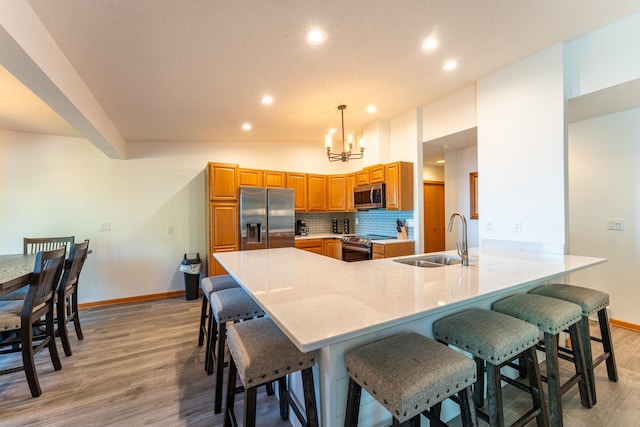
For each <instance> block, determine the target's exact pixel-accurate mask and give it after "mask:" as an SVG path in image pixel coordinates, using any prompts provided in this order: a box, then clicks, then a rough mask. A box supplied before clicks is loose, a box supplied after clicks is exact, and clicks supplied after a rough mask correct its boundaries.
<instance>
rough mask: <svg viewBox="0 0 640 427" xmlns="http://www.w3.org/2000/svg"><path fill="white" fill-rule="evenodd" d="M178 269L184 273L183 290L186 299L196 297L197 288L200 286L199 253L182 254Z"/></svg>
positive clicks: (200, 268)
mask: <svg viewBox="0 0 640 427" xmlns="http://www.w3.org/2000/svg"><path fill="white" fill-rule="evenodd" d="M180 271H182V272H183V273H184V290H185V297H186V298H187V299H198V288H199V287H200V271H202V260H201V259H200V254H199V253H197V254H196V255H195V256H194V255H193V254H189V255H187V254H184V258H183V260H182V264H181V265H180Z"/></svg>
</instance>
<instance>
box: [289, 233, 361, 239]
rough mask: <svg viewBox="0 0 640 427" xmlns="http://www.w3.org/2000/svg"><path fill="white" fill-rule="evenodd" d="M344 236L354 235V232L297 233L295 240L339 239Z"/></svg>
mask: <svg viewBox="0 0 640 427" xmlns="http://www.w3.org/2000/svg"><path fill="white" fill-rule="evenodd" d="M342 236H353V234H333V233H314V234H307V235H306V236H298V235H296V237H295V240H308V239H339V238H341V237H342Z"/></svg>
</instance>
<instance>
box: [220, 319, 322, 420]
mask: <svg viewBox="0 0 640 427" xmlns="http://www.w3.org/2000/svg"><path fill="white" fill-rule="evenodd" d="M227 342H228V345H229V353H230V355H231V360H230V361H229V381H228V382H227V405H226V408H225V417H224V425H225V427H229V426H237V421H236V417H235V412H234V409H233V406H234V402H235V394H236V376H237V375H239V376H240V380H241V381H242V384H243V385H244V417H243V426H244V427H253V426H255V423H256V390H257V388H258V386H260V385H262V384H267V383H269V382H271V381H275V380H277V381H278V384H279V390H280V395H279V397H280V416H281V418H282V419H283V420H287V419H289V406H291V408H293V411H294V413H295V414H296V417H297V418H298V420H299V421H300V424H302V425H304V426H309V427H317V426H318V409H317V406H316V395H315V387H314V384H313V365H315V352H309V353H303V352H301V351H300V350H298V348H297V347H296V346H295V345H294V344H293V343H292V342H291V341H290V340H289V339H288V338H287V337H286V335H285V334H284V333H283V332H282V331H281V330H280V328H279V327H278V326H277V325H276V324H275V323H273V321H272V320H271V319H269V318H266V317H263V318H260V319H256V320H251V321H250V322H242V323H236V324H234V325H232V326H230V327H229V329H228V330H227ZM298 371H302V372H301V373H302V387H303V390H304V403H305V415H304V416H303V414H302V413H301V411H300V409H299V408H298V406H297V404H296V403H295V401H294V399H293V398H292V397H291V396H290V394H289V391H288V390H287V375H289V374H292V373H294V372H298ZM305 418H306V419H305Z"/></svg>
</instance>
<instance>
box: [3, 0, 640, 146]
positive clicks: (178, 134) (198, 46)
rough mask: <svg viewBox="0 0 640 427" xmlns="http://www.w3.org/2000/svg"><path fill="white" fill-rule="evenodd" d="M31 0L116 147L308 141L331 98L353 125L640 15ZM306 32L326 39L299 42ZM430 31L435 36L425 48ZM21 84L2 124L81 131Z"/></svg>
mask: <svg viewBox="0 0 640 427" xmlns="http://www.w3.org/2000/svg"><path fill="white" fill-rule="evenodd" d="M21 1H22V0H21ZM28 3H29V5H30V6H31V7H32V8H33V11H34V12H35V14H36V15H37V17H38V18H39V19H40V20H41V22H42V24H43V25H44V27H45V28H46V31H47V32H48V33H49V34H50V35H51V37H52V38H53V40H54V41H55V42H56V43H57V44H58V46H59V47H60V49H61V51H62V52H63V54H64V56H66V58H67V59H68V60H69V62H70V64H71V65H72V67H73V68H74V69H75V71H76V72H77V74H78V76H79V77H80V78H81V79H82V81H83V82H84V83H85V84H86V87H87V88H88V89H89V91H90V92H91V93H92V94H93V96H94V97H95V99H96V100H97V102H98V103H99V105H100V106H101V108H102V109H103V110H104V112H105V113H106V116H108V118H109V119H110V121H111V122H112V123H113V125H114V126H115V128H116V129H117V131H118V132H119V134H120V135H121V136H122V139H123V140H124V141H230V142H233V141H240V140H253V141H265V142H268V141H274V140H278V141H295V142H301V143H302V142H308V143H315V144H322V138H323V135H324V134H325V133H326V131H327V129H328V128H330V127H339V126H340V115H339V112H338V110H337V109H336V107H337V106H338V105H339V104H346V105H347V109H346V110H345V127H347V128H348V129H351V130H353V131H356V132H358V131H361V130H362V128H363V126H364V125H366V124H367V123H370V122H373V121H376V120H385V119H390V118H392V117H394V116H397V115H398V114H401V113H403V112H406V111H409V110H411V109H413V108H416V107H419V106H422V105H426V104H429V103H430V102H433V101H435V100H438V99H440V98H442V97H444V96H446V95H448V94H451V93H453V92H455V91H457V90H460V89H462V88H464V87H467V86H468V85H470V84H473V82H475V81H476V80H477V79H479V78H481V77H482V76H485V75H487V74H489V73H491V72H493V71H496V70H498V69H500V68H501V67H504V66H506V65H508V64H510V63H513V62H515V61H517V60H519V59H521V58H524V57H526V56H528V55H531V54H533V53H535V52H537V51H540V50H542V49H545V48H547V47H549V46H551V45H554V44H556V43H559V42H563V41H568V40H571V39H573V38H575V37H578V36H581V35H583V34H585V33H588V32H590V31H592V30H594V29H596V28H599V27H602V26H604V25H606V24H609V23H611V22H614V21H616V20H618V19H621V18H623V17H624V16H627V15H630V14H633V13H636V12H638V11H640V2H638V1H622V0H608V1H607V2H604V1H602V0H563V1H556V0H540V1H528V0H494V1H490V2H483V1H477V0H461V1H441V0H402V1H389V0H349V1H344V0H317V1H313V0H309V1H300V0H270V1H256V0H236V1H222V0H189V1H176V0H135V1H131V0H28ZM312 27H321V28H323V29H324V30H325V31H326V33H327V35H328V38H327V40H326V42H325V43H324V44H322V45H319V46H311V45H309V44H307V43H306V42H305V33H306V32H307V31H308V30H309V29H311V28H312ZM430 36H435V37H437V38H438V39H439V42H440V44H439V46H438V48H437V49H435V50H433V51H425V50H423V49H422V43H423V41H424V40H425V39H426V38H428V37H430ZM450 59H453V60H456V61H458V68H457V69H456V70H454V71H450V72H446V71H444V70H443V64H444V62H445V61H447V60H450ZM3 65H4V64H3ZM22 80H23V76H21V75H15V76H13V75H11V74H10V73H8V72H7V71H6V70H4V69H0V91H2V93H5V94H10V96H2V97H1V99H0V128H4V129H10V130H20V131H29V132H39V133H53V134H63V135H77V134H82V131H81V130H78V129H75V128H74V127H72V126H70V125H69V124H68V123H66V122H65V121H64V120H62V119H61V118H60V117H59V116H57V114H56V112H55V108H53V109H51V110H48V108H49V107H47V105H45V104H43V102H42V101H40V100H39V99H38V96H37V89H35V88H34V89H35V90H34V92H36V94H35V95H34V94H32V93H31V92H30V91H29V90H27V89H26V88H24V87H22V88H21V87H20V82H21V81H22ZM10 88H11V89H10ZM9 90H11V91H12V92H9ZM267 94H268V95H271V96H272V97H273V99H274V102H273V103H272V104H271V105H263V104H262V103H261V102H260V99H261V97H262V96H263V95H267ZM16 99H20V102H16ZM369 105H375V106H376V107H377V111H376V112H374V113H368V112H367V111H366V107H367V106H369ZM30 117H31V119H30ZM245 122H249V123H251V125H252V129H251V130H250V131H243V130H242V129H241V125H242V124H243V123H245ZM83 136H86V135H83Z"/></svg>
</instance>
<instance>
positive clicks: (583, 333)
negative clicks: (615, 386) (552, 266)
mask: <svg viewBox="0 0 640 427" xmlns="http://www.w3.org/2000/svg"><path fill="white" fill-rule="evenodd" d="M529 293H531V294H536V295H544V296H547V297H551V298H558V299H561V300H564V301H569V302H572V303H574V304H578V305H579V306H580V308H581V309H582V319H581V320H580V323H579V325H580V337H581V338H582V347H583V349H584V359H585V363H586V366H587V373H588V374H589V387H590V388H591V399H592V404H594V405H595V403H596V385H595V376H594V373H593V369H594V368H595V367H596V366H598V365H599V364H601V363H602V362H604V361H606V362H607V375H608V376H609V380H611V381H618V370H617V368H616V359H615V356H614V354H613V343H612V341H611V328H610V326H609V316H608V315H607V307H608V306H609V295H608V294H606V293H604V292H600V291H596V290H595V289H589V288H584V287H581V286H574V285H565V284H561V283H554V284H550V285H544V286H541V287H539V288H536V289H534V290H532V291H529ZM596 313H598V323H599V325H600V338H599V337H594V336H591V332H590V331H589V316H591V315H593V314H596ZM591 341H596V342H599V343H601V344H602V348H603V352H602V353H600V354H599V355H598V356H597V357H595V358H594V357H593V355H592V349H591ZM559 350H560V351H562V352H563V353H569V352H570V351H569V350H568V349H566V348H564V347H561V346H560V347H559ZM561 357H562V355H561ZM565 357H566V358H567V360H572V357H571V356H565Z"/></svg>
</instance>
